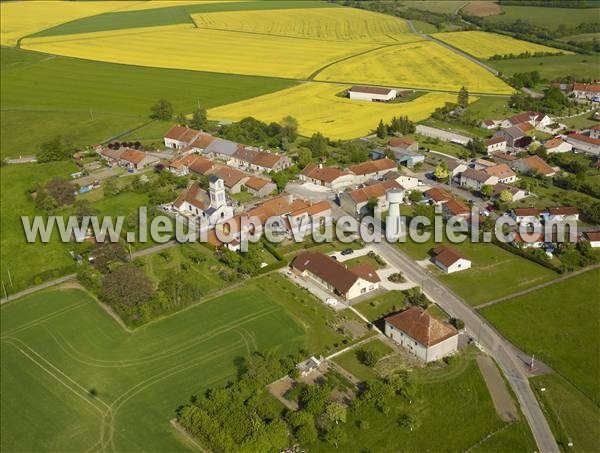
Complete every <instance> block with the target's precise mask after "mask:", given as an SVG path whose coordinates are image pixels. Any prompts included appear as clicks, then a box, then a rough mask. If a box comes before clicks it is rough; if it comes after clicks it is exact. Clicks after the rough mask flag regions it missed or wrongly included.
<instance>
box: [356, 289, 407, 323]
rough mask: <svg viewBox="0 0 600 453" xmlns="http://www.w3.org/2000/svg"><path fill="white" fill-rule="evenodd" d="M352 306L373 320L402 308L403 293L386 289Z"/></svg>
mask: <svg viewBox="0 0 600 453" xmlns="http://www.w3.org/2000/svg"><path fill="white" fill-rule="evenodd" d="M354 308H355V309H356V310H358V311H359V312H360V314H362V315H363V316H364V317H365V318H367V319H368V320H369V321H371V322H373V321H376V320H378V319H381V318H382V317H384V316H387V315H388V314H392V313H394V312H396V311H400V310H402V309H403V308H404V294H402V292H401V291H387V292H385V293H383V294H381V295H379V296H375V297H373V298H371V299H367V300H364V301H362V302H359V303H358V304H356V305H354Z"/></svg>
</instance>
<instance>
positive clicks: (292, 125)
mask: <svg viewBox="0 0 600 453" xmlns="http://www.w3.org/2000/svg"><path fill="white" fill-rule="evenodd" d="M281 133H282V134H283V135H284V136H285V137H287V138H288V140H289V141H290V143H291V142H295V141H296V139H297V138H298V120H296V118H294V117H293V116H290V115H288V116H286V117H284V118H283V119H282V120H281Z"/></svg>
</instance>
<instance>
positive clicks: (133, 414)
mask: <svg viewBox="0 0 600 453" xmlns="http://www.w3.org/2000/svg"><path fill="white" fill-rule="evenodd" d="M308 305H310V307H309V308H307V306H308ZM1 313H2V317H1V322H2V376H3V379H2V392H1V398H2V440H1V442H2V450H3V451H42V450H53V451H85V450H87V449H90V448H92V447H93V448H95V449H108V450H111V451H112V450H115V451H149V450H152V451H182V450H186V449H188V448H186V444H185V442H184V441H183V440H182V438H181V436H180V435H179V434H177V433H176V432H175V431H174V430H173V429H172V428H171V426H170V425H169V419H171V418H173V417H174V415H175V409H176V408H177V405H178V404H181V403H182V402H184V401H187V400H188V399H189V397H190V395H191V394H192V393H195V392H197V391H198V390H199V388H202V387H207V386H213V385H216V384H218V383H222V382H224V381H225V380H226V379H228V378H230V377H232V376H233V375H234V373H235V372H236V367H237V366H239V365H240V364H241V361H242V359H243V357H244V356H245V355H246V354H247V353H248V352H250V351H253V350H261V351H264V350H267V349H272V348H273V349H275V350H277V351H279V352H281V353H288V352H291V351H294V350H297V349H299V348H305V349H306V350H307V351H309V353H311V354H312V353H318V352H319V351H320V350H322V348H323V347H324V346H325V345H328V344H332V343H333V342H334V341H339V339H341V335H340V334H338V333H336V332H334V331H333V330H332V329H330V328H329V327H327V326H326V322H327V321H328V320H329V319H331V317H332V316H333V312H331V311H330V310H329V309H327V308H325V307H324V306H323V305H322V304H319V303H316V302H315V300H314V299H313V298H312V297H311V296H308V295H307V293H306V292H305V291H302V290H300V289H299V288H297V287H295V286H294V285H292V284H291V283H289V282H288V281H287V280H285V279H284V278H283V277H280V276H277V275H273V276H268V277H263V278H261V279H256V280H254V281H252V282H249V283H248V285H246V286H244V287H243V288H240V289H236V290H234V291H232V292H230V293H228V294H225V295H223V296H220V297H217V298H215V299H213V300H210V301H208V302H204V303H202V304H200V305H197V306H195V307H193V308H191V309H188V310H185V311H184V312H181V313H179V314H176V315H173V316H170V317H167V318H165V319H162V320H160V321H158V322H154V323H150V324H148V325H146V326H144V327H142V328H139V329H136V330H135V331H134V332H132V333H128V332H125V331H124V330H123V329H122V328H121V327H120V326H119V325H118V324H117V323H116V322H115V321H114V320H113V319H112V318H110V317H109V316H108V315H107V314H106V313H105V312H104V311H103V310H102V308H100V306H99V305H98V304H97V303H95V302H94V301H93V300H92V299H91V298H90V296H89V295H88V294H87V293H85V292H82V291H80V290H77V289H66V290H54V291H46V292H42V293H38V294H36V295H32V296H29V297H27V298H25V299H22V300H19V301H16V302H12V303H10V304H8V305H5V306H3V307H2V312H1ZM92 389H94V392H95V393H97V395H96V396H95V397H93V396H92V395H91V393H90V392H91V391H92ZM33 424H35V426H38V428H36V430H35V431H32V430H31V429H30V426H31V425H33Z"/></svg>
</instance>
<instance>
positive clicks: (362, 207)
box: [340, 180, 404, 216]
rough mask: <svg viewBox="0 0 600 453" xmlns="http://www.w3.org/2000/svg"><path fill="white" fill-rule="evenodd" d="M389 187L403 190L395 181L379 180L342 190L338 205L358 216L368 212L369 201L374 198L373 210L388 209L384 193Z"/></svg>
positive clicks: (381, 210)
mask: <svg viewBox="0 0 600 453" xmlns="http://www.w3.org/2000/svg"><path fill="white" fill-rule="evenodd" d="M390 189H399V190H401V191H404V188H403V187H402V186H401V185H400V184H398V183H397V182H396V181H393V180H392V181H385V182H379V183H375V184H371V185H368V186H365V187H362V188H360V189H356V190H352V191H350V192H344V193H343V194H341V195H340V205H341V207H342V209H344V210H345V211H346V212H350V213H352V214H353V215H356V216H360V215H366V214H370V213H369V208H368V206H369V201H370V200H374V201H375V202H376V206H375V211H377V212H384V211H387V209H388V203H387V200H386V193H387V192H388V190H390Z"/></svg>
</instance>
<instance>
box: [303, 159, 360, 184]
mask: <svg viewBox="0 0 600 453" xmlns="http://www.w3.org/2000/svg"><path fill="white" fill-rule="evenodd" d="M298 178H299V179H300V181H306V182H310V183H313V184H316V185H319V186H325V187H329V188H331V189H334V190H339V189H343V188H345V187H348V186H351V185H353V184H354V180H355V176H354V175H353V174H352V173H350V172H347V171H343V170H340V169H339V168H335V167H323V165H321V164H319V165H317V164H308V165H307V166H306V167H304V170H302V173H300V175H299V176H298Z"/></svg>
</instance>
